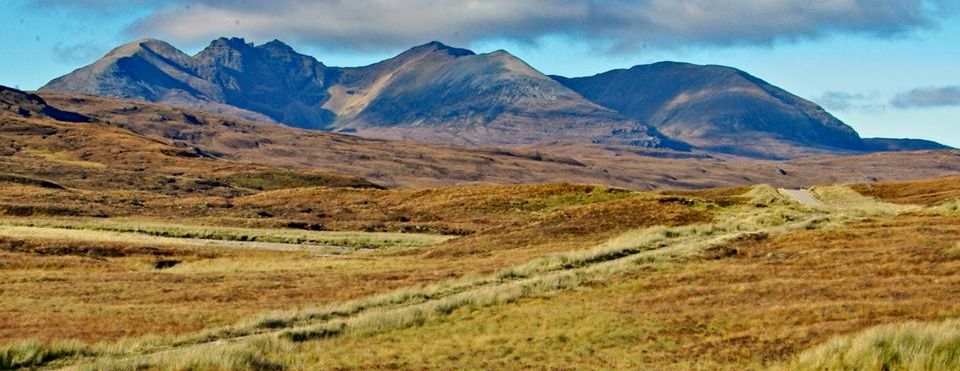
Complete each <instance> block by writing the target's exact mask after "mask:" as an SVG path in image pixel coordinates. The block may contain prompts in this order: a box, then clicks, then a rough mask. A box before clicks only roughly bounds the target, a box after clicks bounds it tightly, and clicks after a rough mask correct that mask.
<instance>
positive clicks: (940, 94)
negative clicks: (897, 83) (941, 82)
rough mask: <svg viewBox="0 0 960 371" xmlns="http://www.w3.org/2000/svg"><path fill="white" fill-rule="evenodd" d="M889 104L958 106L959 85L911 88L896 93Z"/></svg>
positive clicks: (959, 102) (927, 106) (900, 106)
mask: <svg viewBox="0 0 960 371" xmlns="http://www.w3.org/2000/svg"><path fill="white" fill-rule="evenodd" d="M890 104H891V105H893V106H894V107H897V108H929V107H949V106H960V86H945V87H928V88H917V89H913V90H911V91H908V92H904V93H900V94H898V95H897V96H896V97H894V98H893V100H891V101H890Z"/></svg>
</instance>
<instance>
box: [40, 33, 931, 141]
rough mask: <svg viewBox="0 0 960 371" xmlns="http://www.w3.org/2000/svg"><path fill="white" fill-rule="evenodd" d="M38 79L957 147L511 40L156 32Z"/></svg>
mask: <svg viewBox="0 0 960 371" xmlns="http://www.w3.org/2000/svg"><path fill="white" fill-rule="evenodd" d="M40 90H41V91H42V92H61V93H82V94H92V95H100V96H109V97H119V98H133V99H141V100H146V101H151V102H160V103H167V104H173V105H179V106H186V107H191V108H199V109H203V110H207V111H212V112H216V113H224V114H229V115H234V116H238V117H241V118H244V119H248V120H255V121H275V122H279V123H283V124H286V125H290V126H294V127H299V128H307V129H317V130H324V131H333V132H341V133H354V134H357V135H360V136H365V137H372V138H384V139H409V140H417V141H433V142H445V143H453V144H461V145H471V146H516V145H530V144H535V143H545V142H588V143H595V144H602V145H624V146H639V147H658V148H667V149H674V150H681V151H686V150H689V149H691V148H698V149H702V150H708V151H713V152H721V153H730V154H736V155H742V156H747V157H756V158H772V159H780V158H793V157H800V156H804V155H809V154H821V153H860V152H871V151H881V150H882V151H887V150H917V149H942V148H947V147H945V146H942V145H939V144H937V143H933V142H929V141H919V140H909V141H906V140H897V139H882V140H874V139H863V138H861V137H860V136H859V135H858V134H857V132H856V131H854V130H853V128H851V127H850V126H848V125H846V124H844V123H843V122H841V121H840V120H838V119H837V118H835V117H834V116H832V115H831V114H830V113H828V112H827V111H825V110H824V109H823V108H821V107H820V106H818V105H816V104H815V103H813V102H810V101H807V100H804V99H802V98H800V97H797V96H795V95H793V94H791V93H789V92H787V91H785V90H783V89H780V88H778V87H776V86H773V85H771V84H769V83H767V82H765V81H763V80H761V79H759V78H757V77H754V76H752V75H750V74H748V73H746V72H744V71H740V70H737V69H734V68H730V67H723V66H699V65H692V64H686V63H674V62H662V63H656V64H652V65H641V66H635V67H633V68H630V69H625V70H614V71H609V72H606V73H602V74H599V75H596V76H592V77H582V78H565V77H560V76H547V75H544V74H543V73H541V72H539V71H537V70H536V69H534V68H532V67H531V66H529V65H528V64H526V63H525V62H524V61H522V60H520V59H519V58H517V57H515V56H513V55H511V54H509V53H507V52H506V51H502V50H500V51H495V52H492V53H486V54H477V53H474V52H472V51H470V50H466V49H460V48H454V47H450V46H447V45H444V44H442V43H439V42H431V43H428V44H424V45H420V46H417V47H414V48H412V49H410V50H407V51H405V52H403V53H401V54H399V55H397V56H396V57H393V58H390V59H387V60H385V61H382V62H379V63H375V64H372V65H369V66H364V67H349V68H342V67H330V66H326V65H324V64H323V63H321V62H320V61H318V60H317V59H315V58H313V57H310V56H307V55H303V54H300V53H298V52H296V51H295V50H294V49H293V48H291V47H290V46H288V45H286V44H284V43H282V42H280V41H277V40H274V41H271V42H268V43H265V44H262V45H254V44H252V43H248V42H246V41H245V40H243V39H239V38H231V39H227V38H220V39H217V40H214V41H213V42H212V43H210V45H209V46H208V47H206V48H205V49H203V50H202V51H200V52H199V53H197V54H196V55H194V56H190V55H187V54H185V53H183V52H182V51H180V50H178V49H177V48H175V47H173V46H171V45H170V44H168V43H165V42H163V41H159V40H153V39H146V40H139V41H136V42H133V43H129V44H126V45H123V46H120V47H118V48H116V49H114V50H112V51H111V52H109V53H108V54H107V55H106V56H104V57H103V58H102V59H100V60H98V61H96V62H94V63H93V64H91V65H89V66H86V67H83V68H80V69H78V70H76V71H74V72H72V73H70V74H68V75H65V76H63V77H60V78H57V79H55V80H53V81H51V82H50V83H48V84H47V85H45V86H43V87H42V88H41V89H40Z"/></svg>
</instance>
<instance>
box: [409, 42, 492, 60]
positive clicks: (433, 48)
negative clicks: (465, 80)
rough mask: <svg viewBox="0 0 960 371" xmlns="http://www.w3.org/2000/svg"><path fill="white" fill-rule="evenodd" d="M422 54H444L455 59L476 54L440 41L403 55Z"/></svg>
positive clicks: (416, 47)
mask: <svg viewBox="0 0 960 371" xmlns="http://www.w3.org/2000/svg"><path fill="white" fill-rule="evenodd" d="M422 52H444V53H446V54H449V55H451V56H454V57H461V56H467V55H475V54H476V53H474V52H473V51H472V50H469V49H462V48H455V47H452V46H449V45H447V44H444V43H442V42H439V41H431V42H428V43H426V44H423V45H418V46H415V47H413V48H410V50H407V51H406V52H404V53H403V54H408V53H416V54H419V53H422Z"/></svg>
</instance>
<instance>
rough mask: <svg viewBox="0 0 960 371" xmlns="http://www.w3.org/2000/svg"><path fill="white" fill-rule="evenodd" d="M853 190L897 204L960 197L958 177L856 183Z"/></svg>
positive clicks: (925, 203) (929, 201)
mask: <svg viewBox="0 0 960 371" xmlns="http://www.w3.org/2000/svg"><path fill="white" fill-rule="evenodd" d="M852 188H853V189H854V190H856V191H857V192H860V193H862V194H864V195H867V196H870V197H878V198H880V199H883V200H886V201H888V202H893V203H898V204H916V205H924V206H932V205H936V204H939V203H943V202H945V201H949V200H954V199H958V198H960V177H957V176H950V177H944V178H938V179H930V180H920V181H911V182H889V183H874V184H857V185H854V186H852Z"/></svg>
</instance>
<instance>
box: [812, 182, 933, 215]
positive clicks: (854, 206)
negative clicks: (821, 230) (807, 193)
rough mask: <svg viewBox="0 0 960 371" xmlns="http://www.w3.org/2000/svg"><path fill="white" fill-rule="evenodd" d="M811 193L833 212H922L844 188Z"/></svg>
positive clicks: (824, 189) (814, 190)
mask: <svg viewBox="0 0 960 371" xmlns="http://www.w3.org/2000/svg"><path fill="white" fill-rule="evenodd" d="M811 192H813V194H814V195H816V196H817V198H818V199H820V200H821V201H823V202H824V203H825V204H827V207H828V208H831V209H833V210H835V211H838V210H842V211H846V212H854V213H861V214H862V213H870V214H893V215H895V214H900V213H905V212H912V211H920V210H922V207H920V206H915V205H898V204H893V203H889V202H886V201H882V200H880V199H877V198H874V197H868V196H864V195H862V194H860V193H858V192H857V191H854V190H853V189H851V188H850V187H846V186H826V187H814V188H813V189H812V190H811Z"/></svg>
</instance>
